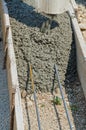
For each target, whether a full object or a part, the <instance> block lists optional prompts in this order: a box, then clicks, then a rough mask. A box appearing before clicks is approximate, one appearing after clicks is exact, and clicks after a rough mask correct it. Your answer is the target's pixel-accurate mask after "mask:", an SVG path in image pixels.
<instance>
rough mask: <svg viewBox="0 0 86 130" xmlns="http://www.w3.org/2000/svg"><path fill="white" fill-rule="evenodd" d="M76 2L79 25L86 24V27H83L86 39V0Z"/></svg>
mask: <svg viewBox="0 0 86 130" xmlns="http://www.w3.org/2000/svg"><path fill="white" fill-rule="evenodd" d="M76 2H77V4H78V22H79V25H83V24H84V25H85V29H84V28H82V27H81V31H82V34H83V37H84V39H85V41H86V1H85V0H76Z"/></svg>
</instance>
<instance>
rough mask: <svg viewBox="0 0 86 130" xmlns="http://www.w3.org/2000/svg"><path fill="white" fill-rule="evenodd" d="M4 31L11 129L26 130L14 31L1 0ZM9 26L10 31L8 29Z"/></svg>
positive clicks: (4, 4) (3, 2)
mask: <svg viewBox="0 0 86 130" xmlns="http://www.w3.org/2000/svg"><path fill="white" fill-rule="evenodd" d="M1 16H2V33H3V43H4V49H5V55H6V59H5V60H6V62H5V63H6V68H7V78H8V86H9V95H10V110H11V113H12V115H11V116H13V117H12V118H11V120H12V121H13V122H11V130H24V125H23V113H22V106H21V95H20V89H19V83H18V76H17V68H16V61H15V53H14V48H13V41H12V33H11V27H10V20H9V15H8V9H7V6H6V3H5V1H4V0H1ZM8 27H9V31H8V32H7V31H6V29H7V28H8Z"/></svg>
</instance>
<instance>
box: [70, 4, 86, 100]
mask: <svg viewBox="0 0 86 130" xmlns="http://www.w3.org/2000/svg"><path fill="white" fill-rule="evenodd" d="M74 7H75V6H74V5H73V4H70V6H69V10H68V13H69V16H70V18H71V22H72V26H73V30H74V36H75V42H76V55H77V71H78V75H79V79H80V82H81V86H82V88H83V92H84V95H85V98H86V41H85V39H84V38H83V35H82V33H81V30H80V27H79V24H78V21H77V18H76V17H77V16H76V13H75V12H76V11H78V10H76V9H75V8H74ZM77 9H78V8H77Z"/></svg>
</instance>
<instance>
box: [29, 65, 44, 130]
mask: <svg viewBox="0 0 86 130" xmlns="http://www.w3.org/2000/svg"><path fill="white" fill-rule="evenodd" d="M30 78H31V83H32V90H33V94H34V102H35V107H36V115H37V121H38V128H39V130H42V129H41V123H40V116H39V110H38V105H37V99H36V92H35V87H34V81H33V75H32V66H31V65H30Z"/></svg>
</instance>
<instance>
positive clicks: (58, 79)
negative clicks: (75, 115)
mask: <svg viewBox="0 0 86 130" xmlns="http://www.w3.org/2000/svg"><path fill="white" fill-rule="evenodd" d="M54 68H55V74H56V77H57V81H58V85H59V89H60V93H61V96H62V100H63V104H64V108H65V112H66V116H67V120H68V123H69V126H70V130H72V128H73V127H72V124H71V121H70V117H69V113H68V109H67V105H66V102H65V99H64V94H63V90H62V85H61V83H60V78H59V73H58V67H57V65H56V64H55V65H54Z"/></svg>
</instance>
